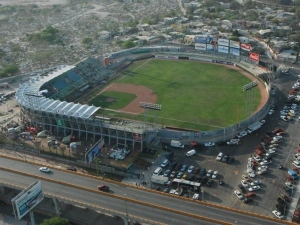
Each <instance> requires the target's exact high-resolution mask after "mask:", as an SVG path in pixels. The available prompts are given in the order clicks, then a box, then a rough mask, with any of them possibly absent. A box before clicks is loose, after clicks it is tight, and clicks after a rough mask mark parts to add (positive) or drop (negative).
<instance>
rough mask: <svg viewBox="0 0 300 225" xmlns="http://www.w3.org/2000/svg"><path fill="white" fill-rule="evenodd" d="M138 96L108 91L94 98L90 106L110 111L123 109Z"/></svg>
mask: <svg viewBox="0 0 300 225" xmlns="http://www.w3.org/2000/svg"><path fill="white" fill-rule="evenodd" d="M135 98H136V96H135V95H134V94H129V93H122V92H115V91H107V92H105V93H103V94H101V95H97V96H96V97H94V98H92V99H91V100H90V101H89V102H88V104H89V105H95V106H100V107H101V108H108V109H122V108H124V107H125V106H126V105H128V104H129V103H130V102H131V101H132V100H134V99H135Z"/></svg>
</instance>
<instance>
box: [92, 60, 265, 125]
mask: <svg viewBox="0 0 300 225" xmlns="http://www.w3.org/2000/svg"><path fill="white" fill-rule="evenodd" d="M251 80H255V78H253V77H252V76H251V75H249V74H248V73H247V72H245V71H244V70H243V69H241V68H238V67H236V66H230V65H218V64H212V63H202V62H196V61H186V60H161V59H150V60H149V59H147V60H142V61H136V62H134V63H133V64H132V65H131V66H130V67H128V68H126V69H125V70H123V71H122V72H121V73H120V75H119V76H118V78H117V79H116V80H114V81H112V82H111V83H110V84H108V86H107V87H105V88H103V89H101V92H100V94H99V95H98V96H96V97H95V98H99V97H101V96H107V98H109V96H110V95H111V97H113V93H114V94H116V93H124V98H122V97H120V98H119V99H118V100H116V101H114V102H112V103H111V104H109V106H108V107H103V104H94V105H95V106H99V107H102V109H101V110H100V111H98V113H100V114H101V115H106V116H107V115H109V114H110V113H111V110H114V115H115V116H116V117H121V118H128V119H135V120H140V121H145V120H146V121H147V122H150V123H154V122H156V123H158V124H162V125H166V126H172V127H180V128H185V129H192V130H214V129H216V128H217V127H226V126H230V125H232V124H235V123H237V122H239V121H241V120H243V119H245V118H246V117H247V111H246V105H247V98H246V95H245V92H243V90H242V87H243V86H244V85H246V84H247V83H249V82H251ZM264 92H265V90H264V87H263V85H262V84H261V85H259V86H258V88H254V98H255V108H254V111H256V110H257V109H259V108H260V107H261V105H263V104H264V102H265V100H266V98H265V97H263V95H264ZM125 93H130V94H135V95H136V98H135V99H133V100H130V99H127V98H126V94H125ZM119 96H121V95H119ZM95 98H93V99H91V100H90V101H89V102H94V99H95ZM143 101H144V102H149V103H158V104H161V110H160V111H159V112H156V111H155V110H145V109H143V108H141V107H140V102H143ZM119 102H123V104H125V103H124V102H126V103H127V104H126V106H124V107H119V108H118V107H116V106H115V104H117V105H119V104H120V103H119ZM254 111H253V112H254Z"/></svg>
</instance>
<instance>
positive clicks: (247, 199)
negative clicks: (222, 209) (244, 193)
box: [243, 198, 253, 204]
mask: <svg viewBox="0 0 300 225" xmlns="http://www.w3.org/2000/svg"><path fill="white" fill-rule="evenodd" d="M243 202H244V203H246V204H247V203H250V202H253V199H252V198H244V199H243Z"/></svg>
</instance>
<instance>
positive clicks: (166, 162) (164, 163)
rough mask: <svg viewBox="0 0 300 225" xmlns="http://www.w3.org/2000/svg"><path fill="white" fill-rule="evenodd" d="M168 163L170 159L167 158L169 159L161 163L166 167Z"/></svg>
mask: <svg viewBox="0 0 300 225" xmlns="http://www.w3.org/2000/svg"><path fill="white" fill-rule="evenodd" d="M167 165H169V160H167V159H165V160H164V161H163V162H162V164H160V166H161V167H162V168H165V167H166V166H167Z"/></svg>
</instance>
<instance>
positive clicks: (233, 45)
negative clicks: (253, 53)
mask: <svg viewBox="0 0 300 225" xmlns="http://www.w3.org/2000/svg"><path fill="white" fill-rule="evenodd" d="M229 46H230V47H231V48H240V42H239V41H232V40H230V43H229Z"/></svg>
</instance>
